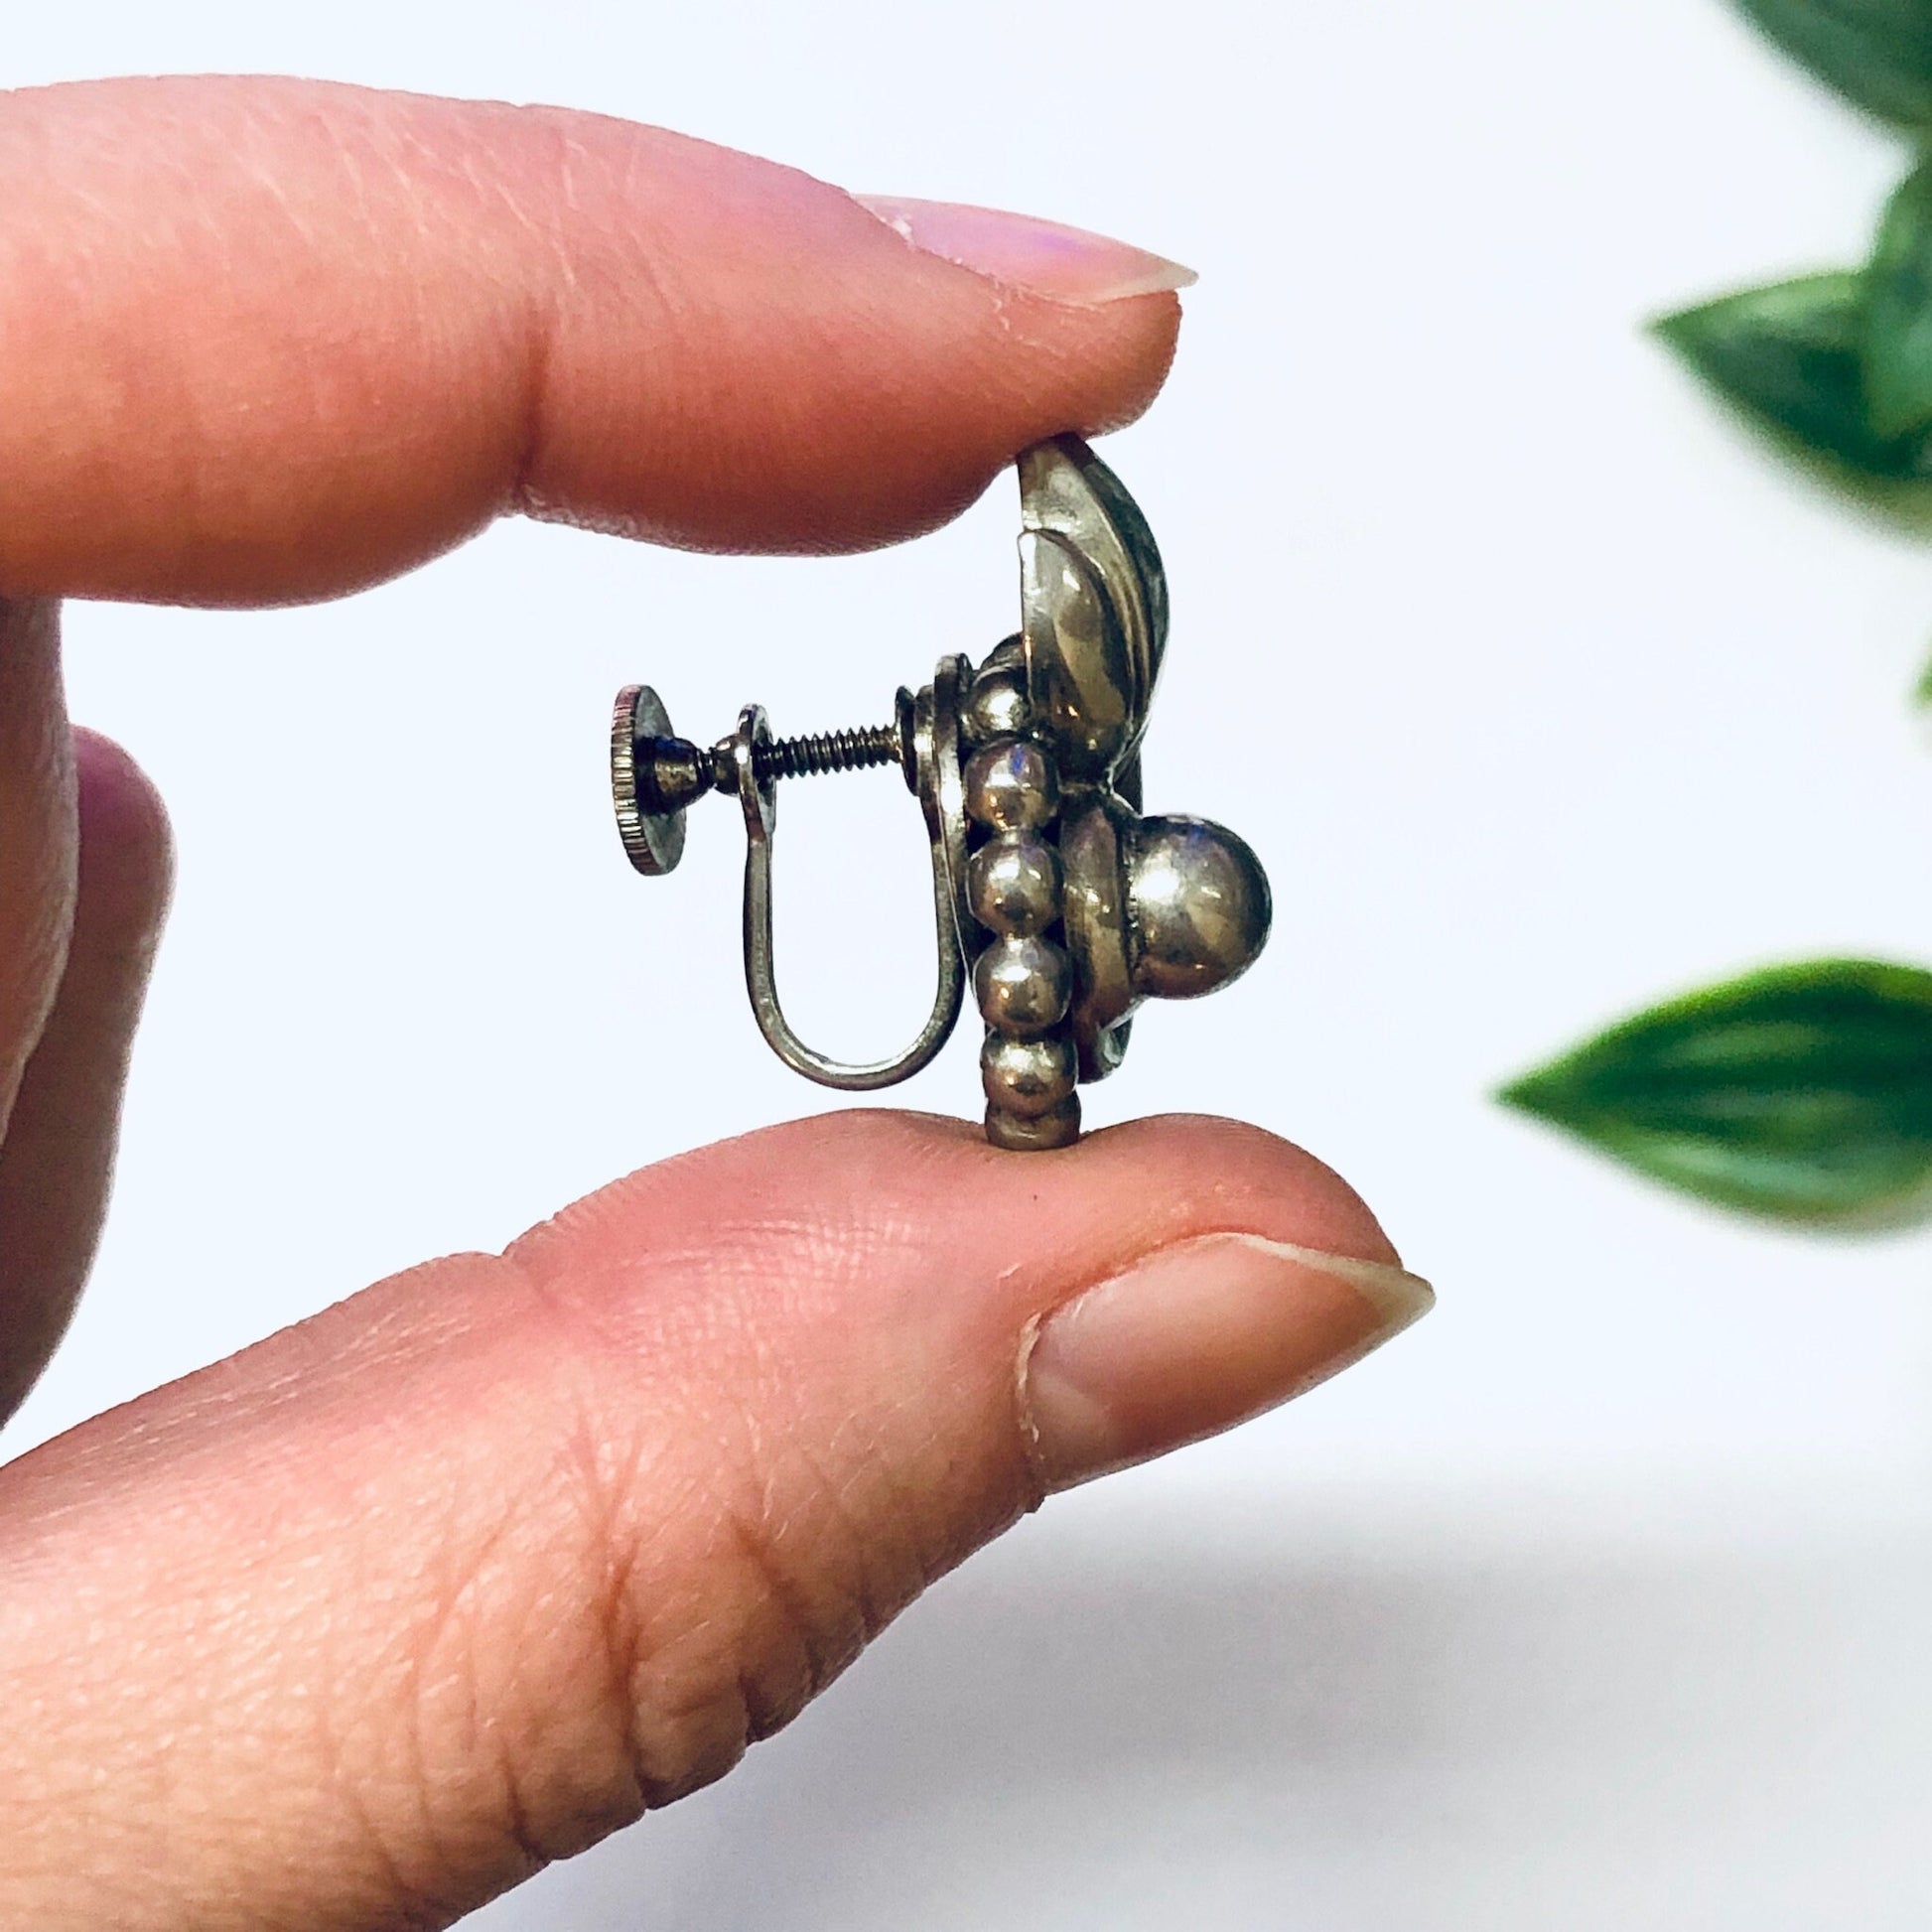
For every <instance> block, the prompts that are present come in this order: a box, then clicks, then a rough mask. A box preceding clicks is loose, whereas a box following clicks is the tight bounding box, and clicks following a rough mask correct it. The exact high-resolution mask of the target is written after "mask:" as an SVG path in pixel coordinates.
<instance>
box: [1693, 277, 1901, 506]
mask: <svg viewBox="0 0 1932 1932" xmlns="http://www.w3.org/2000/svg"><path fill="white" fill-rule="evenodd" d="M1865 322H1866V305H1865V278H1864V277H1863V275H1860V274H1854V273H1849V272H1846V271H1839V272H1836V273H1830V274H1824V275H1806V276H1802V277H1800V278H1799V279H1798V280H1797V281H1792V282H1771V283H1768V284H1766V285H1765V286H1764V287H1763V288H1755V289H1745V290H1743V291H1742V292H1741V293H1739V294H1736V295H1726V296H1724V297H1721V298H1720V299H1719V300H1718V301H1716V302H1706V303H1704V304H1702V305H1701V306H1699V307H1698V308H1695V309H1681V310H1679V311H1678V312H1677V314H1675V315H1670V316H1665V317H1663V318H1662V319H1661V320H1660V321H1659V322H1657V323H1656V324H1655V328H1656V331H1657V334H1658V335H1659V336H1661V337H1662V338H1663V339H1664V341H1665V342H1667V343H1668V344H1669V345H1671V347H1672V348H1674V349H1675V350H1676V351H1677V353H1678V354H1679V355H1681V356H1682V357H1683V358H1684V360H1685V361H1686V362H1688V363H1689V364H1690V365H1691V367H1692V368H1694V369H1695V370H1696V371H1697V372H1698V374H1699V375H1701V376H1702V377H1703V378H1704V379H1705V380H1706V381H1707V382H1709V383H1710V384H1711V386H1712V387H1713V388H1715V389H1716V390H1718V391H1719V393H1720V394H1722V395H1723V396H1724V397H1725V400H1726V401H1728V402H1730V403H1733V404H1734V405H1735V406H1736V407H1737V408H1738V409H1740V410H1741V411H1743V413H1744V414H1745V416H1746V417H1748V418H1749V419H1750V420H1751V421H1752V422H1753V423H1755V424H1756V425H1757V426H1758V427H1759V428H1760V429H1763V430H1766V431H1768V432H1769V433H1770V434H1771V435H1772V436H1774V437H1775V438H1776V439H1777V440H1778V442H1779V443H1780V444H1781V445H1782V446H1783V447H1784V448H1785V449H1786V450H1787V451H1789V452H1790V453H1791V454H1794V455H1797V456H1800V457H1804V458H1806V459H1809V460H1811V461H1814V462H1818V463H1820V464H1822V465H1823V466H1824V467H1826V468H1827V469H1829V470H1831V471H1834V472H1849V473H1850V478H1849V479H1848V480H1857V479H1869V480H1871V481H1873V482H1878V483H1901V482H1909V481H1912V480H1915V479H1916V480H1923V479H1924V478H1926V477H1927V475H1928V474H1932V437H1929V436H1927V435H1926V434H1925V433H1923V432H1922V431H1921V432H1919V433H1916V434H1914V433H1904V434H1889V435H1888V434H1886V433H1884V432H1883V431H1882V430H1881V429H1880V428H1879V426H1878V424H1877V422H1876V421H1875V420H1874V412H1873V410H1872V408H1871V406H1870V403H1869V400H1868V394H1867V381H1866V372H1865V357H1864V338H1865Z"/></svg>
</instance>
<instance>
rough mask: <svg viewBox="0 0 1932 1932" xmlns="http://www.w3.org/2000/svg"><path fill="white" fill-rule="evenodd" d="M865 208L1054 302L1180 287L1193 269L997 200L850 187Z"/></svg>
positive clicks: (943, 253)
mask: <svg viewBox="0 0 1932 1932" xmlns="http://www.w3.org/2000/svg"><path fill="white" fill-rule="evenodd" d="M852 199H853V200H854V201H856V202H857V203H858V204H859V206H860V207H863V208H867V209H869V210H870V211H871V212H872V213H874V214H876V215H878V217H879V218H880V220H882V221H883V222H885V223H886V225H887V226H888V227H889V228H892V229H894V230H895V231H896V232H897V233H898V234H900V235H902V236H904V238H905V239H906V240H907V241H909V242H910V243H911V244H912V246H913V247H914V248H922V249H924V250H925V252H926V253H927V254H928V255H937V256H938V257H939V258H940V260H942V261H949V262H951V263H952V264H953V265H954V266H955V267H957V268H970V269H971V270H972V271H973V272H974V273H975V274H976V275H985V276H988V277H990V278H991V279H992V280H993V281H996V282H1003V283H1005V284H1006V285H1007V287H1009V288H1015V289H1024V290H1025V291H1026V292H1027V293H1028V294H1030V295H1043V296H1045V297H1047V298H1048V299H1049V300H1050V301H1054V302H1072V303H1077V304H1080V305H1082V306H1088V307H1093V306H1098V305H1099V304H1100V303H1103V302H1119V301H1121V300H1123V299H1124V298H1125V297H1127V296H1130V295H1159V294H1162V293H1163V292H1165V291H1168V290H1172V289H1184V288H1186V287H1188V286H1189V284H1191V283H1192V282H1193V280H1194V279H1195V278H1194V271H1193V270H1192V269H1191V268H1182V267H1181V265H1180V264H1179V263H1178V262H1171V261H1169V260H1168V259H1167V257H1166V256H1165V255H1151V254H1149V253H1148V251H1147V250H1146V249H1145V248H1133V247H1130V246H1129V245H1128V244H1127V243H1126V242H1124V241H1113V240H1110V239H1109V238H1108V237H1107V236H1106V235H1100V234H1089V233H1088V232H1087V230H1086V229H1085V228H1068V227H1064V226H1062V225H1061V224H1060V223H1059V222H1057V221H1039V220H1035V218H1034V217H1033V216H1032V215H1031V214H1007V213H1004V212H1002V211H1001V210H1000V209H999V208H991V207H962V206H960V205H959V204H958V203H956V202H911V201H906V200H904V199H903V198H902V197H899V196H897V195H855V196H854V197H853V198H852Z"/></svg>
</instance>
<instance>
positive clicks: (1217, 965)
mask: <svg viewBox="0 0 1932 1932" xmlns="http://www.w3.org/2000/svg"><path fill="white" fill-rule="evenodd" d="M1127 916H1128V921H1129V924H1130V926H1131V927H1132V929H1133V934H1134V938H1135V941H1136V944H1135V949H1134V950H1135V953H1136V958H1135V962H1134V989H1135V991H1136V992H1139V993H1146V994H1151V995H1153V996H1155V997H1156V998H1159V999H1165V1000H1192V999H1198V998H1199V997H1200V995H1201V994H1203V993H1212V992H1213V991H1214V989H1215V988H1216V987H1218V986H1225V985H1226V984H1227V983H1228V981H1229V980H1231V979H1236V978H1238V977H1239V976H1240V975H1241V974H1242V973H1244V972H1246V971H1247V969H1248V968H1249V967H1250V966H1252V965H1253V964H1254V962H1255V956H1256V955H1257V954H1258V953H1259V952H1260V951H1261V948H1262V946H1263V945H1264V943H1266V941H1267V938H1268V923H1269V920H1270V918H1271V917H1272V916H1273V907H1272V905H1271V903H1270V899H1269V894H1268V875H1267V874H1266V873H1265V872H1263V871H1262V869H1261V861H1260V860H1259V859H1257V858H1256V857H1255V855H1254V853H1253V852H1252V851H1250V850H1249V848H1248V846H1247V844H1246V842H1245V841H1244V840H1242V839H1238V838H1236V837H1235V835H1234V834H1233V833H1232V832H1230V831H1228V830H1227V829H1226V828H1225V827H1223V826H1219V825H1213V824H1210V823H1209V822H1208V821H1207V820H1206V819H1204V818H1144V819H1142V820H1141V822H1140V824H1139V826H1138V827H1137V828H1136V830H1135V835H1134V843H1133V854H1132V857H1131V858H1130V860H1129V862H1128V869H1127Z"/></svg>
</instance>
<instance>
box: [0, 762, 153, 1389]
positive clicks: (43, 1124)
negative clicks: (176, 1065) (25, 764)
mask: <svg viewBox="0 0 1932 1932" xmlns="http://www.w3.org/2000/svg"><path fill="white" fill-rule="evenodd" d="M72 758H73V766H74V771H75V774H76V778H77V790H78V816H79V866H78V875H77V879H76V883H75V891H74V901H73V913H72V920H71V925H70V929H69V940H68V946H67V953H66V963H65V967H64V970H63V972H62V975H61V982H60V990H59V992H58V993H57V994H56V996H55V1001H54V1006H53V1010H52V1011H51V1012H50V1013H49V1015H48V1017H47V1022H46V1025H45V1026H44V1027H43V1028H42V1030H41V1034H40V1037H39V1040H38V1042H37V1043H36V1045H35V1047H34V1051H33V1057H32V1058H31V1059H30V1060H29V1061H28V1063H27V1070H26V1075H25V1078H24V1079H23V1080H22V1082H21V1086H20V1092H19V1097H18V1098H17V1100H16V1101H15V1103H14V1110H13V1117H12V1119H11V1121H10V1122H9V1123H8V1127H7V1132H6V1137H5V1139H4V1141H0V1422H4V1421H5V1420H6V1418H7V1417H8V1416H9V1415H11V1414H12V1413H13V1411H14V1410H15V1409H16V1408H18V1407H19V1405H20V1403H21V1402H22V1400H23V1399H24V1398H25V1397H26V1395H27V1392H28V1390H29V1389H31V1388H32V1387H33V1385H34V1382H35V1380H36V1379H37V1377H38V1376H39V1374H40V1372H41V1370H42V1369H43V1368H45V1367H46V1365H47V1362H48V1358H49V1357H50V1356H51V1355H52V1354H53V1353H54V1349H55V1347H56V1345H57V1344H58V1343H59V1341H60V1339H61V1336H62V1335H63V1334H64V1333H65V1332H66V1329H67V1325H68V1321H69V1317H70V1316H71V1315H72V1313H73V1308H74V1304H75V1303H76V1302H77V1301H78V1300H79V1296H80V1290H81V1286H82V1284H83V1283H84V1282H85V1280H86V1277H87V1269H88V1266H89V1264H90V1263H91V1262H92V1260H93V1253H94V1246H95V1242H96V1240H97V1238H98V1235H99V1231H100V1220H101V1214H102V1212H103V1210H104V1208H105V1206H106V1200H107V1189H108V1182H109V1179H110V1177H111V1175H112V1172H113V1163H114V1144H115V1141H116V1139H117V1137H118V1131H119V1125H120V1099H121V1085H122V1082H123V1080H124V1079H125V1077H126V1073H127V1060H128V1052H129V1049H130V1048H131V1046H132V1045H133V1041H134V1029H135V1023H136V1021H137V1020H138V1019H139V1017H140V1009H141V999H142V995H143V993H144V992H145V991H146V988H147V981H148V972H149V969H150V967H151V966H152V964H153V961H154V951H155V947H156V945H157V943H158V942H159V939H160V936H161V923H162V919H163V916H164V914H165V913H166V910H167V903H168V887H169V880H170V870H171V868H170V847H169V835H168V819H167V814H166V812H165V811H164V809H163V807H162V804H161V800H160V798H159V796H158V795H157V794H156V792H155V789H154V787H153V786H152V785H151V784H150V783H149V782H148V780H147V778H146V776H145V775H144V774H143V773H142V771H141V770H140V768H139V767H138V766H137V765H136V764H135V763H134V761H133V760H132V759H130V758H129V757H128V756H127V754H126V753H125V752H123V751H122V750H121V749H120V747H119V746H117V745H115V744H113V743H111V742H110V741H109V740H107V739H104V738H101V737H99V736H98V735H96V734H95V733H92V732H86V731H80V732H75V733H74V735H73V754H72Z"/></svg>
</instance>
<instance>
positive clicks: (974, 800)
mask: <svg viewBox="0 0 1932 1932" xmlns="http://www.w3.org/2000/svg"><path fill="white" fill-rule="evenodd" d="M965 778H966V815H967V817H968V818H970V819H972V820H973V821H974V823H975V824H978V825H984V826H985V827H986V828H987V830H988V831H990V832H1031V831H1037V830H1038V828H1039V827H1040V826H1042V825H1050V824H1051V823H1052V821H1053V815H1054V814H1055V813H1056V812H1057V811H1058V810H1059V808H1060V784H1059V776H1058V774H1057V773H1056V772H1055V771H1054V769H1053V760H1052V759H1049V758H1048V757H1047V756H1046V754H1045V753H1044V752H1042V751H1041V750H1040V749H1039V747H1038V746H1037V745H1033V744H1029V743H1028V741H1027V740H1026V739H1024V738H998V739H995V740H994V741H993V743H992V744H991V745H987V746H983V747H982V748H981V749H980V750H979V751H977V752H975V753H974V754H973V756H972V758H971V759H968V760H967V764H966V772H965Z"/></svg>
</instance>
